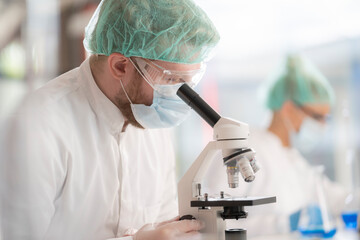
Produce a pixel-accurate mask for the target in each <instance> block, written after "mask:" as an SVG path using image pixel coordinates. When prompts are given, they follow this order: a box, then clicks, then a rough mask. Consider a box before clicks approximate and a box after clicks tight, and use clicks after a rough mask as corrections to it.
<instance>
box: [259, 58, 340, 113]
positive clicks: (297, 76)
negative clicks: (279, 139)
mask: <svg viewBox="0 0 360 240" xmlns="http://www.w3.org/2000/svg"><path fill="white" fill-rule="evenodd" d="M263 90H264V92H263V93H264V96H263V97H265V103H266V107H267V108H269V109H271V110H278V109H280V108H281V107H282V105H283V104H284V102H286V101H288V100H290V101H292V102H293V103H295V104H296V105H300V106H302V105H305V104H322V103H324V104H329V105H331V104H332V103H333V101H334V93H333V90H332V88H331V86H330V84H329V82H328V81H327V79H326V78H325V77H324V76H323V75H322V74H321V73H320V72H319V71H318V70H317V69H316V68H315V67H314V66H313V65H312V64H311V63H310V62H309V61H308V60H306V59H305V58H304V57H301V56H299V55H289V56H288V57H287V58H286V60H285V63H284V64H283V66H282V67H281V69H280V71H279V72H277V74H275V75H274V76H273V77H272V78H270V81H269V82H268V83H267V84H266V86H265V87H264V88H263Z"/></svg>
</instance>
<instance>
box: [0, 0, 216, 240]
mask: <svg viewBox="0 0 360 240" xmlns="http://www.w3.org/2000/svg"><path fill="white" fill-rule="evenodd" d="M218 41H219V34H218V32H217V30H216V29H215V27H214V25H213V23H212V22H211V21H210V19H209V18H208V17H207V15H206V14H205V13H204V11H202V10H201V9H200V8H199V7H198V6H197V5H195V4H194V2H192V1H191V0H179V1H172V0H103V1H102V2H101V3H100V5H99V7H98V8H97V10H96V11H95V13H94V15H93V17H92V19H91V20H90V22H89V24H88V26H87V27H86V31H85V39H84V46H85V48H86V50H87V51H88V52H90V53H91V56H90V57H89V58H88V59H86V60H85V61H84V62H83V63H82V64H81V66H80V67H78V68H76V69H73V70H71V71H69V72H67V73H65V74H63V75H61V76H59V77H58V78H56V79H54V80H52V81H50V82H49V83H47V84H46V85H45V86H43V87H42V88H40V89H38V90H37V91H35V92H34V93H32V94H31V95H30V96H29V97H27V98H26V100H25V101H24V103H23V104H22V106H21V108H20V109H19V110H18V111H17V113H16V114H15V115H14V116H13V118H12V121H11V124H10V125H9V127H8V135H7V138H6V141H5V142H4V144H2V145H1V146H2V147H3V149H2V151H1V156H2V160H1V163H0V164H1V165H0V169H1V170H0V171H1V173H0V177H1V181H0V184H1V187H0V190H1V195H0V196H1V205H0V206H1V209H0V212H1V221H0V222H1V228H2V234H3V237H4V239H12V240H17V239H52V240H54V239H86V240H91V239H93V240H100V239H114V238H115V239H134V240H155V239H156V240H167V239H169V240H170V239H180V238H181V239H198V238H199V237H200V234H199V233H198V230H200V229H201V228H202V227H203V226H202V223H201V222H199V221H197V220H182V221H179V219H178V217H176V216H177V214H178V213H177V212H178V209H177V199H176V197H177V196H176V192H177V191H176V189H177V186H176V181H175V159H174V152H173V146H172V143H171V133H170V131H169V129H168V128H171V127H173V126H176V125H178V124H180V123H181V122H182V121H183V120H184V119H185V118H186V116H187V115H188V113H189V110H190V108H189V107H187V106H186V104H185V103H183V102H182V101H181V100H180V98H178V97H177V95H176V91H177V89H178V88H179V87H180V86H181V85H182V84H184V83H187V84H189V85H190V86H195V85H196V84H197V83H198V82H199V80H200V79H201V77H202V75H203V73H204V71H205V63H206V61H207V60H208V59H209V57H210V55H211V52H212V49H213V48H214V47H215V46H216V45H217V43H218ZM169 219H170V220H169ZM159 222H160V223H159Z"/></svg>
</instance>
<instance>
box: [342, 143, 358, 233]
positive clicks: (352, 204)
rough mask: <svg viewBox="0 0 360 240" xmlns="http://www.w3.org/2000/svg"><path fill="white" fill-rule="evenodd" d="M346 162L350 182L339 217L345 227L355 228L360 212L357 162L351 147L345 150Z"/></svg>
mask: <svg viewBox="0 0 360 240" xmlns="http://www.w3.org/2000/svg"><path fill="white" fill-rule="evenodd" d="M346 164H347V166H348V167H349V169H350V174H349V175H350V176H349V178H350V180H351V182H350V189H349V194H348V196H347V197H346V199H345V206H344V210H343V211H342V213H341V217H342V220H343V222H344V225H345V228H346V229H356V228H357V227H358V224H359V223H358V220H357V219H358V215H359V213H360V192H359V191H360V190H359V187H360V185H359V179H358V178H359V174H358V169H359V162H358V161H357V159H356V158H355V151H354V150H353V149H351V148H349V149H348V150H347V152H346Z"/></svg>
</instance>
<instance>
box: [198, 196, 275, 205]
mask: <svg viewBox="0 0 360 240" xmlns="http://www.w3.org/2000/svg"><path fill="white" fill-rule="evenodd" d="M274 202H276V197H241V198H238V197H229V198H220V197H219V198H211V197H209V198H208V200H204V199H201V200H193V201H191V207H237V206H238V207H243V206H255V205H262V204H268V203H274Z"/></svg>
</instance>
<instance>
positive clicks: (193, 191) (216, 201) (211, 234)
mask: <svg viewBox="0 0 360 240" xmlns="http://www.w3.org/2000/svg"><path fill="white" fill-rule="evenodd" d="M177 95H178V96H179V97H180V98H181V99H182V100H183V101H185V102H186V103H187V104H188V105H189V106H190V107H191V108H193V109H194V110H195V112H197V113H198V114H199V115H200V116H201V117H202V118H203V119H204V120H205V121H206V122H207V123H208V124H209V125H210V126H212V127H213V129H214V135H213V137H214V140H213V141H210V142H209V143H208V144H207V146H206V147H205V148H204V150H203V151H202V152H201V153H200V155H199V157H198V158H197V159H196V160H195V162H194V163H193V164H192V165H191V166H190V168H189V169H188V171H187V172H186V173H185V175H184V176H183V177H182V178H181V180H180V182H179V184H178V198H179V213H180V216H183V215H190V216H192V217H194V218H196V219H199V220H201V221H203V222H204V223H205V228H204V229H202V230H201V233H202V234H203V235H204V239H206V240H232V239H238V240H245V239H246V230H245V229H228V230H227V229H226V221H225V220H226V219H236V220H238V219H240V218H246V217H247V212H246V211H245V209H244V208H245V207H246V206H254V205H260V204H268V203H273V202H276V197H274V196H272V197H242V198H240V197H235V196H227V195H225V194H224V191H221V192H220V196H219V197H209V196H210V195H209V193H202V192H201V186H202V183H203V180H204V176H205V174H206V172H207V170H208V168H209V166H210V164H211V163H212V161H213V160H215V155H216V153H217V152H218V151H222V157H223V162H224V166H225V168H226V173H227V176H228V185H229V187H230V188H235V187H238V184H239V176H240V175H241V176H242V178H243V179H244V180H245V181H246V182H251V181H253V180H254V179H255V173H256V172H257V171H258V170H259V166H258V165H257V163H256V160H255V151H254V150H253V149H251V148H250V147H249V142H248V137H249V127H248V125H247V124H245V123H242V122H238V121H235V120H232V119H230V118H224V117H221V116H220V115H219V114H218V113H217V112H215V111H214V110H213V109H212V108H211V107H210V106H209V105H208V104H207V103H206V102H205V101H204V100H203V99H202V98H201V97H200V96H199V95H198V94H197V93H196V92H195V91H194V90H192V88H191V87H189V86H188V85H187V84H183V85H182V86H181V87H180V88H179V90H178V91H177ZM217 160H218V159H217Z"/></svg>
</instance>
